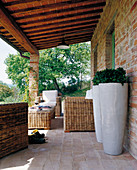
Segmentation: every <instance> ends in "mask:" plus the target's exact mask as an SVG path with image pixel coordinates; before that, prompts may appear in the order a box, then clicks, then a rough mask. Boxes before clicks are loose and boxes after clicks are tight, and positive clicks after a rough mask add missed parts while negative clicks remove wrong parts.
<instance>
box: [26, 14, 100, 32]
mask: <svg viewBox="0 0 137 170" xmlns="http://www.w3.org/2000/svg"><path fill="white" fill-rule="evenodd" d="M99 18H100V15H96V16H88V17H86V18H78V19H77V20H76V19H72V20H66V21H60V22H58V21H56V20H55V21H54V22H52V23H49V24H41V25H38V24H37V25H35V26H30V27H26V28H24V27H23V31H24V32H28V33H29V32H33V31H41V30H42V29H45V28H48V29H51V28H53V29H54V28H57V27H58V26H61V25H62V26H63V25H70V23H71V24H72V25H73V23H75V24H76V23H79V22H81V23H82V22H86V21H90V22H93V21H98V20H99Z"/></svg>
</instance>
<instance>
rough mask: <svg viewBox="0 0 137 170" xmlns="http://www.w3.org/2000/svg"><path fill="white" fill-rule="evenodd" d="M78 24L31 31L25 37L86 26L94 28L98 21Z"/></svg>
mask: <svg viewBox="0 0 137 170" xmlns="http://www.w3.org/2000/svg"><path fill="white" fill-rule="evenodd" d="M86 21H87V20H86ZM86 21H85V22H79V23H78V24H71V23H70V24H69V25H65V26H64V25H63V26H58V27H54V28H48V29H43V30H39V31H38V30H37V31H31V32H29V33H27V36H34V35H40V34H44V33H48V32H52V31H58V30H59V31H60V30H66V29H68V28H72V27H73V28H74V27H79V26H84V25H85V26H86V25H93V26H95V25H96V24H97V23H98V20H97V21H94V22H91V21H88V22H86Z"/></svg>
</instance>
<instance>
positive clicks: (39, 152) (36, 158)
mask: <svg viewBox="0 0 137 170" xmlns="http://www.w3.org/2000/svg"><path fill="white" fill-rule="evenodd" d="M60 121H61V122H62V120H61V119H58V118H57V119H54V129H53V130H49V131H47V130H45V131H44V130H40V133H45V135H46V136H47V137H48V142H47V143H44V144H32V145H29V147H28V148H27V149H24V150H22V151H19V152H16V153H13V154H11V155H9V156H6V157H4V158H2V159H0V170H107V169H108V170H109V169H110V170H113V169H114V170H115V169H116V170H137V160H135V159H134V158H133V157H132V156H131V155H130V154H129V153H128V152H127V151H125V150H124V151H123V153H122V154H121V155H118V156H111V155H107V154H105V153H104V151H103V145H102V144H101V143H98V142H97V141H96V136H95V133H94V132H72V133H64V131H63V129H62V128H61V126H60V123H59V122H60ZM58 126H59V128H57V127H58ZM29 133H30V132H29Z"/></svg>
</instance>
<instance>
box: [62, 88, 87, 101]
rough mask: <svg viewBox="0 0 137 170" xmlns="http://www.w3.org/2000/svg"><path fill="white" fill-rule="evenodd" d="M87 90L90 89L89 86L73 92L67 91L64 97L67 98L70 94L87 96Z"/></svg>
mask: <svg viewBox="0 0 137 170" xmlns="http://www.w3.org/2000/svg"><path fill="white" fill-rule="evenodd" d="M87 90H89V87H87V88H84V89H79V90H77V91H75V92H72V93H65V94H64V95H63V98H65V97H66V96H70V97H85V96H86V91H87Z"/></svg>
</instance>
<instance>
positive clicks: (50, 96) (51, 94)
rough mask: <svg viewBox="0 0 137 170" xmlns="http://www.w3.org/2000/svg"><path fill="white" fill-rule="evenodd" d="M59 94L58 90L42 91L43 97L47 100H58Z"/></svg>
mask: <svg viewBox="0 0 137 170" xmlns="http://www.w3.org/2000/svg"><path fill="white" fill-rule="evenodd" d="M57 95H58V91H57V90H45V91H43V92H42V97H43V100H45V102H56V97H57Z"/></svg>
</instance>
